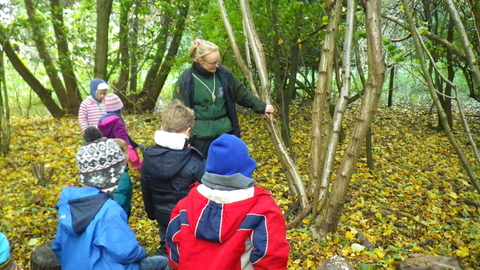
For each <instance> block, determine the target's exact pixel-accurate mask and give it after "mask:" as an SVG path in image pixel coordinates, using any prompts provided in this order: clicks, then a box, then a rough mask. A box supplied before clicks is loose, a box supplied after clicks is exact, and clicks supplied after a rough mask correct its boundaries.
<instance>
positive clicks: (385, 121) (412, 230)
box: [0, 104, 480, 270]
mask: <svg viewBox="0 0 480 270" xmlns="http://www.w3.org/2000/svg"><path fill="white" fill-rule="evenodd" d="M309 108H310V106H309V105H308V104H303V106H299V109H294V110H293V112H292V116H291V119H292V123H291V130H292V132H291V135H292V145H293V154H294V156H295V160H296V162H297V164H298V170H299V172H300V174H301V175H302V176H303V177H304V179H307V176H308V166H309V142H310V137H309V130H310V128H309V127H310V111H309ZM351 111H352V110H351ZM241 112H242V113H241V115H240V121H241V126H242V129H243V139H244V140H245V141H246V143H247V145H248V146H249V149H250V151H251V154H252V156H253V157H254V158H255V160H257V163H258V168H257V171H256V172H255V174H254V178H255V179H256V180H257V181H258V182H259V184H260V185H261V186H263V187H265V188H267V189H270V190H272V192H273V196H274V197H275V198H276V200H277V202H278V204H279V205H280V206H281V208H282V209H283V210H284V211H287V210H288V209H289V206H290V205H292V203H293V202H292V200H293V199H292V197H291V196H290V193H289V188H288V184H287V183H286V179H285V175H284V174H283V172H282V169H281V167H280V165H279V162H278V158H277V156H276V154H275V151H274V147H273V145H272V142H271V140H270V138H269V137H268V134H267V132H266V129H265V127H264V124H263V123H262V121H261V117H260V116H258V115H254V114H252V113H251V112H249V111H243V110H241ZM427 112H428V108H410V107H408V108H403V109H401V108H398V107H396V108H394V109H387V108H380V109H379V111H378V113H377V117H376V118H375V123H374V125H373V127H372V134H373V152H374V163H375V164H374V165H375V170H370V169H368V167H367V164H366V158H365V155H364V154H362V156H361V159H360V160H359V163H358V168H357V170H356V172H355V174H354V176H353V179H352V181H351V188H350V192H349V197H348V200H347V203H346V205H345V209H344V213H343V215H342V218H341V221H340V224H339V226H338V228H337V230H336V231H335V232H333V233H331V234H330V235H329V237H328V238H327V239H326V240H323V241H316V240H313V239H312V238H311V237H310V234H309V231H308V227H309V224H310V221H311V220H310V218H311V217H309V218H307V219H305V220H303V222H302V224H301V227H299V228H296V229H292V230H289V231H288V235H287V237H288V240H289V242H290V244H291V253H290V259H289V269H316V267H318V266H319V265H320V264H321V263H322V262H323V261H324V260H325V259H326V258H329V257H332V256H334V255H337V254H338V255H342V256H344V257H347V258H348V259H351V260H352V261H354V262H355V265H356V267H358V269H393V268H394V267H395V265H396V264H398V263H399V262H401V261H403V260H404V259H405V258H406V256H407V255H408V254H409V253H423V254H429V255H450V256H454V257H456V258H457V259H458V260H459V262H460V264H461V266H462V268H463V269H465V270H466V269H480V263H479V261H480V217H479V216H480V215H479V214H480V210H479V206H480V196H479V194H478V193H477V192H476V191H475V190H474V189H473V188H472V186H471V185H470V184H469V180H468V177H467V175H466V173H465V171H464V170H463V169H462V166H461V164H460V162H459V160H458V158H457V156H456V154H455V152H454V150H453V148H452V147H451V146H450V143H449V142H448V140H447V139H446V138H445V136H444V135H443V133H441V132H437V131H434V130H432V129H430V128H429V127H428V123H429V122H432V120H431V119H430V118H429V115H428V113H427ZM347 116H348V117H347V118H348V119H350V118H351V115H347ZM125 118H126V121H127V124H128V127H129V130H130V134H131V136H132V137H133V138H134V139H135V140H136V141H137V142H138V143H140V144H144V145H150V144H153V134H154V132H155V130H156V129H157V128H158V127H159V125H160V118H159V116H158V115H144V116H138V115H135V116H133V115H126V116H125ZM348 119H347V120H346V121H345V125H346V126H347V125H349V126H351V123H350V121H351V120H348ZM469 119H470V120H471V121H472V126H471V128H472V130H473V131H476V130H477V129H478V128H479V123H478V122H477V121H478V120H477V119H476V118H474V117H469ZM12 124H13V129H14V130H13V136H12V142H11V151H10V154H9V155H8V157H6V158H3V157H0V192H1V196H0V212H1V213H2V216H1V222H0V231H2V232H4V233H6V235H7V236H8V237H9V239H10V241H11V245H12V249H13V250H12V254H13V257H14V259H15V260H16V261H17V262H18V263H19V264H20V265H21V266H22V267H24V269H29V268H30V267H29V258H30V253H31V251H32V249H33V248H34V247H35V246H37V245H39V244H41V243H43V242H44V241H46V240H48V239H52V238H54V236H55V227H56V224H57V221H56V211H55V204H56V201H57V199H58V195H59V193H60V190H61V189H62V187H65V186H69V185H77V182H76V179H77V174H76V164H75V153H76V151H77V150H78V148H79V146H80V145H81V144H82V143H83V141H82V138H81V134H80V131H79V128H78V125H77V122H76V119H75V118H68V119H61V120H55V119H52V118H39V117H37V118H31V119H25V118H15V119H12ZM455 125H456V129H457V130H458V131H457V132H458V135H459V138H461V140H460V143H461V145H462V146H463V147H464V148H465V149H466V150H467V149H469V148H468V147H469V146H468V145H467V143H466V139H465V136H462V135H461V134H462V132H461V131H460V130H461V128H460V125H461V123H460V122H458V121H457V122H455ZM348 131H349V130H348V129H347V132H348ZM475 137H478V136H477V135H475ZM477 139H478V138H477ZM343 145H345V144H343ZM467 151H468V154H469V156H471V154H470V153H471V150H467ZM341 152H342V149H340V150H339V154H341ZM337 161H339V159H337ZM39 162H43V163H45V166H46V170H47V171H48V170H54V173H53V176H52V178H51V180H50V181H49V182H48V183H46V184H42V183H39V182H38V181H37V180H36V179H35V178H34V177H33V175H32V164H34V163H39ZM476 173H477V175H480V172H479V170H478V167H476ZM131 175H132V179H134V181H135V188H134V198H133V200H134V206H133V216H132V218H131V219H130V225H131V227H132V228H133V230H134V231H135V232H136V234H137V238H138V239H139V241H140V242H141V244H142V245H143V246H144V247H145V248H146V249H147V251H148V253H149V254H152V255H153V253H154V251H155V248H156V245H157V243H158V236H157V229H156V224H155V223H154V222H152V221H150V220H148V219H147V217H146V215H145V214H144V212H143V205H142V200H141V194H140V188H139V183H138V181H136V180H138V178H139V173H138V172H132V174H131ZM357 233H361V234H362V235H363V236H365V238H366V240H368V241H369V242H370V243H372V244H373V245H375V249H372V250H368V249H365V250H363V251H359V250H358V249H356V248H353V249H352V244H355V243H360V241H359V240H358V239H357V238H356V237H355V235H356V234H357ZM368 266H370V268H368Z"/></svg>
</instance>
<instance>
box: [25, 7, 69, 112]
mask: <svg viewBox="0 0 480 270" xmlns="http://www.w3.org/2000/svg"><path fill="white" fill-rule="evenodd" d="M25 6H26V8H27V14H28V21H29V22H30V24H31V25H32V28H33V32H32V34H33V40H34V41H35V45H36V47H37V50H38V53H39V55H40V58H41V59H42V61H43V65H44V67H45V71H46V72H47V74H48V78H49V79H50V83H51V84H52V87H53V89H54V91H55V93H56V94H57V97H58V101H59V102H60V104H61V106H62V108H64V109H68V108H69V101H68V97H67V93H66V90H65V87H64V86H63V83H62V81H61V80H60V77H59V76H58V73H57V69H56V67H55V64H54V62H53V59H52V57H51V56H50V54H49V52H48V48H47V45H46V43H45V35H44V31H43V29H42V28H41V26H40V23H39V22H38V21H37V18H36V10H35V6H34V4H33V2H32V0H25Z"/></svg>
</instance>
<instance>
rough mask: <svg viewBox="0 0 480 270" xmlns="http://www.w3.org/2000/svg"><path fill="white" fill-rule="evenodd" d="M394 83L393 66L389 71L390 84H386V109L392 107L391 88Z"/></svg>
mask: <svg viewBox="0 0 480 270" xmlns="http://www.w3.org/2000/svg"><path fill="white" fill-rule="evenodd" d="M394 82H395V65H392V68H391V69H390V83H389V84H388V105H387V106H388V107H392V106H393V86H394Z"/></svg>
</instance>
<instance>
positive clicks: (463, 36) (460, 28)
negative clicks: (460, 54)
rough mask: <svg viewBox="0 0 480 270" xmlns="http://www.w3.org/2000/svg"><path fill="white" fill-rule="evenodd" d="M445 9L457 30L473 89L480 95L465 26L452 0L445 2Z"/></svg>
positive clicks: (478, 74)
mask: <svg viewBox="0 0 480 270" xmlns="http://www.w3.org/2000/svg"><path fill="white" fill-rule="evenodd" d="M443 2H444V3H445V7H446V8H447V10H448V13H450V16H451V17H452V19H453V22H454V24H455V28H456V29H457V34H458V37H459V39H460V43H461V44H462V47H463V49H464V50H465V55H466V57H467V63H468V67H469V68H470V71H471V72H472V77H473V85H474V89H475V93H476V95H480V69H479V68H478V63H477V57H476V56H475V54H474V53H473V50H472V44H471V43H470V40H469V39H468V35H467V32H466V30H465V26H464V25H463V23H462V21H461V19H460V16H459V15H458V10H457V9H456V7H455V4H454V3H453V1H452V0H445V1H443Z"/></svg>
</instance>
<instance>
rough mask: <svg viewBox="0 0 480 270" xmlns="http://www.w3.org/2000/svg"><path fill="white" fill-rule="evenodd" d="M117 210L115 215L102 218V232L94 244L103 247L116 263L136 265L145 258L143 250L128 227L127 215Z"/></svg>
mask: <svg viewBox="0 0 480 270" xmlns="http://www.w3.org/2000/svg"><path fill="white" fill-rule="evenodd" d="M112 202H113V201H112ZM115 203H116V202H115ZM118 210H119V211H118V212H116V213H115V214H113V215H109V216H106V217H104V220H103V226H102V230H101V231H100V232H99V234H98V236H97V238H96V239H95V241H94V244H96V245H99V246H103V247H104V248H105V250H106V252H107V254H108V257H110V258H111V259H112V260H113V261H115V262H117V263H121V264H131V263H138V262H140V261H141V260H143V259H144V258H145V257H146V252H145V249H144V248H143V247H141V246H140V244H139V243H138V241H137V238H136V237H135V233H134V232H133V231H132V229H130V227H129V226H128V224H127V214H126V213H125V212H124V211H123V210H121V209H120V208H118Z"/></svg>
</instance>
